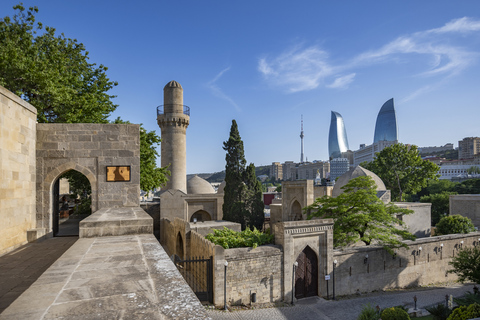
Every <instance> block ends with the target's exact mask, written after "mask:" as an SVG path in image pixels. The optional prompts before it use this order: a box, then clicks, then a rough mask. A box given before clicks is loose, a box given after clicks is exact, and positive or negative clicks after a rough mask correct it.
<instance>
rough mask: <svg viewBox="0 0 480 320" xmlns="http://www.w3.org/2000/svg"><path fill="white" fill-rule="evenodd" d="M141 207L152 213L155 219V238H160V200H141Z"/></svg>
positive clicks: (151, 215)
mask: <svg viewBox="0 0 480 320" xmlns="http://www.w3.org/2000/svg"><path fill="white" fill-rule="evenodd" d="M140 208H142V209H143V210H145V212H146V213H148V214H149V215H150V217H152V219H153V234H154V235H155V238H157V239H158V240H160V202H158V201H152V202H147V201H145V202H141V203H140Z"/></svg>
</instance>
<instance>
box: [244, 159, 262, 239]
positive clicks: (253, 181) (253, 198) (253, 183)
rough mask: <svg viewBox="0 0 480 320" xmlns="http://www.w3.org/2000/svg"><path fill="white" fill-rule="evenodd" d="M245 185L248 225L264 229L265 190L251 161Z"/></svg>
mask: <svg viewBox="0 0 480 320" xmlns="http://www.w3.org/2000/svg"><path fill="white" fill-rule="evenodd" d="M244 181H245V185H246V187H247V188H246V189H247V191H246V196H245V207H246V211H247V217H246V225H248V226H250V227H251V228H253V227H255V228H257V229H258V230H262V227H263V221H264V218H265V215H264V212H263V209H264V204H263V199H262V198H263V192H262V184H261V183H260V181H258V179H257V176H256V174H255V165H254V164H253V163H250V165H249V166H248V167H247V169H246V170H245V178H244Z"/></svg>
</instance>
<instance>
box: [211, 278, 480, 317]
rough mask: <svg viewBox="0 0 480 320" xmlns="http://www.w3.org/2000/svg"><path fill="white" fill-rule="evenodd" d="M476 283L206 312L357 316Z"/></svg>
mask: <svg viewBox="0 0 480 320" xmlns="http://www.w3.org/2000/svg"><path fill="white" fill-rule="evenodd" d="M472 288H473V285H454V286H451V287H436V288H428V289H419V290H418V291H399V292H386V293H378V294H371V295H368V296H366V297H358V298H351V299H344V300H338V301H332V300H324V299H321V298H318V297H312V298H306V299H302V300H299V301H298V302H297V303H296V304H295V306H293V307H283V308H266V309H255V310H246V311H232V312H225V311H216V310H209V311H208V312H207V313H208V315H209V316H210V317H211V318H212V319H213V320H216V319H218V320H221V319H239V320H247V319H248V320H250V319H252V320H262V319H292V320H293V319H295V320H296V319H301V320H310V319H312V320H313V319H315V320H355V319H357V317H358V315H359V314H360V312H361V310H362V308H363V306H364V305H366V304H367V303H370V304H371V305H372V306H377V305H378V306H380V308H382V309H383V308H387V307H393V306H398V305H404V306H406V307H408V308H413V307H414V302H413V297H414V296H415V295H416V296H417V299H418V300H417V307H418V308H424V307H428V306H430V305H433V304H437V303H439V302H443V301H445V295H447V294H452V295H453V296H454V297H457V296H461V295H462V294H463V293H464V292H465V291H472Z"/></svg>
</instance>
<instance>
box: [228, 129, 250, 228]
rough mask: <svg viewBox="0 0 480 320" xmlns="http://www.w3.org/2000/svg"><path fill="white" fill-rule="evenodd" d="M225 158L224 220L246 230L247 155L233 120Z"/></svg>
mask: <svg viewBox="0 0 480 320" xmlns="http://www.w3.org/2000/svg"><path fill="white" fill-rule="evenodd" d="M223 150H225V151H226V152H227V154H226V156H225V161H226V164H225V189H224V198H223V199H224V201H223V219H225V220H228V221H233V222H238V223H241V224H242V228H245V206H244V200H245V199H244V195H245V184H244V183H243V176H244V172H245V165H246V163H247V161H246V160H245V153H244V150H243V141H242V139H241V138H240V133H239V132H238V126H237V122H236V121H235V120H232V126H231V128H230V137H229V138H228V140H227V141H225V142H224V143H223Z"/></svg>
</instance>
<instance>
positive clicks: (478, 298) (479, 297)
mask: <svg viewBox="0 0 480 320" xmlns="http://www.w3.org/2000/svg"><path fill="white" fill-rule="evenodd" d="M453 301H455V303H456V304H457V305H459V306H469V305H471V304H474V303H478V304H480V294H478V293H471V292H468V291H467V292H465V295H464V296H463V297H461V298H453Z"/></svg>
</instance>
